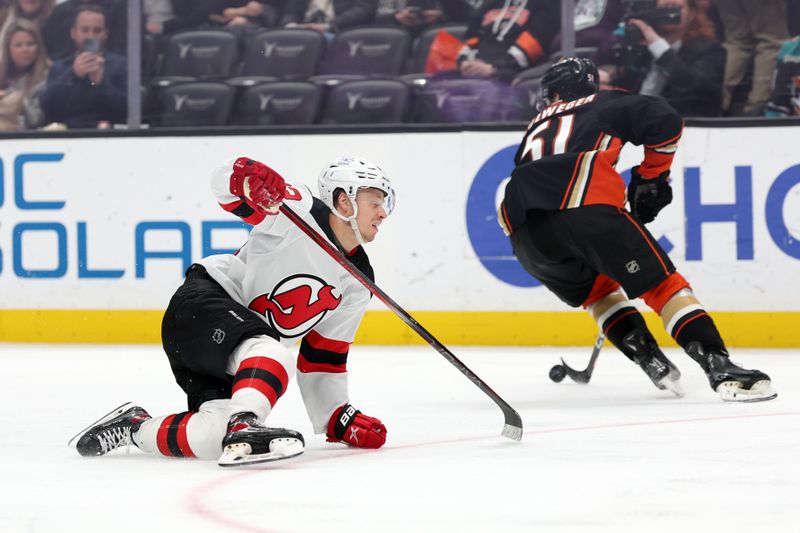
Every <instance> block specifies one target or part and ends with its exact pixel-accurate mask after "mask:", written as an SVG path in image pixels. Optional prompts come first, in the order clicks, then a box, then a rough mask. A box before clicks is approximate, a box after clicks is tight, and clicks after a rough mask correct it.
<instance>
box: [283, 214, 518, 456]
mask: <svg viewBox="0 0 800 533" xmlns="http://www.w3.org/2000/svg"><path fill="white" fill-rule="evenodd" d="M280 210H281V213H283V214H284V215H286V217H287V218H288V219H289V220H291V221H292V222H293V223H294V224H295V225H296V226H297V227H298V228H300V230H301V231H302V232H303V233H305V234H306V235H308V236H309V237H310V238H311V240H313V241H314V242H315V243H317V244H318V245H319V247H320V248H322V249H323V250H325V252H327V254H328V255H329V256H331V257H332V258H333V260H334V261H336V262H337V263H339V264H340V265H341V266H342V267H343V268H344V269H345V270H347V271H348V272H349V273H350V274H351V275H352V276H353V277H354V278H356V279H357V280H358V281H359V282H361V284H362V285H363V286H364V287H366V288H367V290H368V291H369V292H371V293H372V294H374V295H375V296H376V297H377V298H378V299H379V300H380V301H381V302H383V303H384V304H385V305H386V307H388V308H389V309H390V310H391V311H392V312H394V314H396V315H397V316H398V317H400V319H401V320H402V321H403V322H405V323H406V325H407V326H408V327H410V328H411V329H413V330H414V332H415V333H416V334H417V335H419V336H420V337H422V338H423V339H425V341H426V342H427V343H428V344H430V345H431V347H432V348H433V349H434V350H436V351H437V352H439V353H440V354H441V355H442V356H443V357H444V358H445V359H447V360H448V361H450V363H451V364H452V365H453V366H454V367H456V368H457V369H458V370H459V371H460V372H461V373H462V374H464V375H465V376H467V378H468V379H469V380H470V381H471V382H473V383H474V384H475V385H476V386H477V387H478V388H479V389H480V390H481V391H482V392H483V393H484V394H486V395H487V396H488V397H489V398H491V399H492V400H493V401H494V403H496V404H497V405H498V407H500V409H501V410H502V411H503V416H505V425H504V426H503V431H502V432H501V433H500V434H501V435H503V436H504V437H508V438H509V439H514V440H521V439H522V418H521V417H520V416H519V413H517V412H516V411H515V410H514V409H513V408H512V407H511V406H510V405H508V403H506V401H505V400H503V399H502V398H501V397H500V396H499V395H498V394H497V393H496V392H494V391H493V390H492V389H491V387H489V385H487V384H486V383H484V381H483V380H482V379H481V378H479V377H478V376H477V375H476V374H475V372H473V371H472V370H470V369H469V368H467V365H465V364H464V363H462V362H461V361H460V360H459V359H458V358H457V357H456V356H455V355H453V353H452V352H451V351H450V350H448V349H447V348H446V347H445V346H444V345H443V344H442V343H441V342H439V341H438V340H437V339H436V337H434V336H433V335H431V333H430V332H428V330H427V329H425V328H423V327H422V326H421V325H420V324H419V323H418V322H417V321H416V320H414V318H413V317H412V316H411V315H409V314H408V312H406V310H405V309H403V308H402V307H400V305H399V304H398V303H397V302H395V301H394V300H392V299H391V298H390V297H389V295H387V294H386V293H385V292H383V290H381V288H380V287H378V286H377V285H375V283H374V282H373V281H372V280H370V279H369V278H368V277H366V276H365V275H364V274H363V273H362V272H361V271H360V270H359V269H358V268H357V267H356V266H355V265H353V263H351V262H350V261H349V260H348V259H347V258H346V257H345V256H344V255H343V254H342V252H341V251H339V249H338V248H336V246H334V245H333V244H332V243H331V242H330V241H328V240H327V239H326V238H325V237H323V236H322V235H320V234H319V233H318V232H317V231H316V230H315V229H314V228H312V227H311V226H309V225H308V223H307V222H306V221H305V220H303V219H302V218H301V217H300V216H299V215H298V214H297V213H295V212H294V211H293V210H292V208H290V207H288V206H287V205H285V204H284V205H282V206H281V208H280Z"/></svg>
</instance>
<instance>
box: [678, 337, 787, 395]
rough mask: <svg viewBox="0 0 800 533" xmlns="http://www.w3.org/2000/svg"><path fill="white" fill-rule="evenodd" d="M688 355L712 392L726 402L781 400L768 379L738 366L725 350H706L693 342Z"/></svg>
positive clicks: (758, 371)
mask: <svg viewBox="0 0 800 533" xmlns="http://www.w3.org/2000/svg"><path fill="white" fill-rule="evenodd" d="M686 353H687V354H689V357H691V358H692V359H694V360H695V361H697V363H698V364H699V365H700V367H701V368H702V369H703V371H704V372H705V373H706V376H708V383H709V384H710V385H711V388H712V389H714V391H716V392H717V393H719V395H720V397H721V398H722V399H723V400H724V401H726V402H762V401H765V400H772V399H773V398H776V397H777V396H778V393H777V392H775V390H774V389H773V388H772V383H771V381H770V379H769V376H768V375H766V374H765V373H763V372H761V371H760V370H747V369H745V368H742V367H740V366H738V365H737V364H735V363H734V362H733V361H731V360H730V358H729V357H728V352H726V351H725V350H720V349H716V350H715V349H708V350H705V349H704V348H703V346H702V345H701V344H700V343H699V342H691V343H689V344H688V345H687V346H686Z"/></svg>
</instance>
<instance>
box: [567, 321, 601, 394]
mask: <svg viewBox="0 0 800 533" xmlns="http://www.w3.org/2000/svg"><path fill="white" fill-rule="evenodd" d="M605 340H606V336H605V335H604V334H603V333H600V334H599V335H598V336H597V340H596V341H595V343H594V348H593V349H592V356H591V357H590V358H589V364H588V365H586V368H585V369H584V370H575V369H574V368H572V367H570V366H569V365H568V364H567V363H566V362H565V361H564V358H563V357H562V358H561V365H562V366H563V367H564V370H565V371H566V373H567V375H568V376H569V377H570V379H571V380H572V381H574V382H575V383H580V384H582V385H586V384H587V383H589V380H590V379H592V373H593V372H594V364H595V362H596V361H597V357H598V356H599V355H600V349H601V348H602V347H603V342H605Z"/></svg>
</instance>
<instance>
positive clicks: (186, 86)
mask: <svg viewBox="0 0 800 533" xmlns="http://www.w3.org/2000/svg"><path fill="white" fill-rule="evenodd" d="M233 95H234V88H233V87H231V86H230V85H226V84H224V83H218V82H202V81H197V82H189V83H181V84H176V85H171V86H169V87H166V88H165V89H163V90H162V91H161V94H160V96H159V105H158V112H157V114H156V116H155V117H153V125H154V126H224V125H225V124H227V122H228V117H229V116H230V113H231V107H232V105H233Z"/></svg>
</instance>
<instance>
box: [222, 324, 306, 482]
mask: <svg viewBox="0 0 800 533" xmlns="http://www.w3.org/2000/svg"><path fill="white" fill-rule="evenodd" d="M293 363H294V361H293V357H292V355H291V353H290V352H289V350H288V349H286V348H285V347H284V346H283V345H282V344H281V343H279V342H278V341H276V340H275V339H273V338H271V337H269V336H266V335H260V336H258V337H254V338H250V339H247V340H245V341H244V342H242V343H241V344H240V345H239V346H238V347H237V348H236V350H234V352H233V354H231V356H230V358H229V360H228V373H229V374H231V375H232V376H233V388H232V395H231V401H230V405H229V409H228V414H229V419H228V424H227V430H226V433H225V436H224V437H223V439H222V447H223V452H222V456H220V458H219V461H218V462H219V465H220V466H238V465H243V464H253V463H262V462H267V461H276V460H279V459H286V458H289V457H294V456H296V455H299V454H301V453H303V450H304V446H305V442H304V440H303V436H302V435H301V434H300V433H299V432H297V431H293V430H290V429H284V428H270V427H267V426H265V425H264V424H263V422H264V420H265V419H266V417H267V416H268V415H269V413H270V411H271V410H272V407H274V405H275V403H276V402H277V401H278V398H280V397H281V396H282V395H283V393H284V392H285V391H286V387H287V386H288V385H289V380H290V378H291V376H292V375H293V370H294V364H293Z"/></svg>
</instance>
